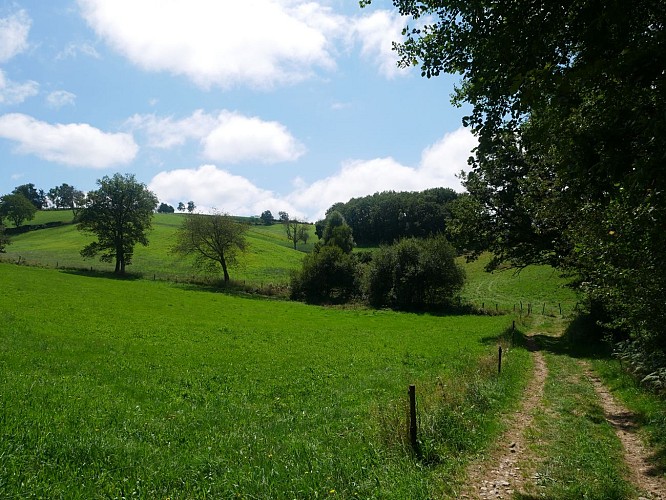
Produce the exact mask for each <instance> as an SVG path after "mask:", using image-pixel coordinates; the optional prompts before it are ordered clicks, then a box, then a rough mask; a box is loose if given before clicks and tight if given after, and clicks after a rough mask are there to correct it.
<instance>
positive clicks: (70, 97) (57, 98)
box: [46, 90, 76, 109]
mask: <svg viewBox="0 0 666 500" xmlns="http://www.w3.org/2000/svg"><path fill="white" fill-rule="evenodd" d="M75 101H76V94H72V93H71V92H67V91H66V90H54V91H53V92H51V93H50V94H49V95H47V96H46V104H47V105H48V106H49V107H50V108H55V109H59V108H62V107H63V106H73V105H74V103H75Z"/></svg>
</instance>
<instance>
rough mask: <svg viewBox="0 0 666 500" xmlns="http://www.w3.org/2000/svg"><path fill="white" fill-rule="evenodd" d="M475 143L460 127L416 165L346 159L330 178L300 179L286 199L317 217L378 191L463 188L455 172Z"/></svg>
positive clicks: (461, 165) (379, 159)
mask: <svg viewBox="0 0 666 500" xmlns="http://www.w3.org/2000/svg"><path fill="white" fill-rule="evenodd" d="M476 145H477V141H476V138H475V137H474V136H473V135H472V134H471V133H470V132H469V131H467V130H465V129H462V128H461V129H458V130H456V131H455V132H452V133H449V134H446V135H445V136H444V137H443V138H442V139H441V140H440V141H438V142H437V143H435V144H433V145H432V146H430V147H428V148H426V149H425V150H424V152H423V154H422V157H421V161H420V163H419V165H417V166H405V165H402V164H400V163H399V162H397V161H395V160H394V159H392V158H377V159H372V160H354V161H349V162H347V163H345V164H344V165H343V166H342V168H341V169H340V170H339V171H338V172H337V173H335V174H334V175H332V176H330V177H327V178H325V179H321V180H318V181H316V182H314V183H312V184H310V185H305V184H303V183H302V182H299V185H298V186H297V188H296V189H295V190H294V191H293V192H292V193H290V194H289V195H288V196H287V197H286V200H287V201H288V202H289V203H290V204H291V205H293V206H295V207H297V208H298V209H299V210H301V211H304V212H306V213H308V214H309V215H310V216H311V217H312V218H319V217H322V216H323V214H324V212H325V211H326V209H327V208H328V207H330V206H331V205H333V204H334V203H337V202H339V201H342V202H346V201H348V200H349V199H350V198H353V197H359V196H366V195H370V194H373V193H376V192H380V191H388V190H394V191H422V190H424V189H428V188H432V187H448V188H452V189H455V190H456V191H463V187H462V185H461V184H460V180H459V179H458V178H457V177H456V175H457V174H458V173H459V172H460V171H461V170H465V169H467V159H468V158H469V156H470V155H471V151H472V149H473V148H474V147H476Z"/></svg>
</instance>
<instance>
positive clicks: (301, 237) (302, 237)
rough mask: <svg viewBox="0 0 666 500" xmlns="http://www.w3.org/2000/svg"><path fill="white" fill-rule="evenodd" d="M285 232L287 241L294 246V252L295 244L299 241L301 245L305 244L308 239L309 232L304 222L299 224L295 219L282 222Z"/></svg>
mask: <svg viewBox="0 0 666 500" xmlns="http://www.w3.org/2000/svg"><path fill="white" fill-rule="evenodd" d="M283 224H284V227H285V231H286V232H287V239H288V240H289V241H291V242H292V243H293V244H294V250H296V244H297V243H298V242H299V241H302V242H303V244H306V243H307V242H308V240H309V239H310V231H309V228H308V224H306V223H305V222H300V221H298V220H296V219H294V220H287V221H286V222H283Z"/></svg>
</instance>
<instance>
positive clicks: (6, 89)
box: [0, 69, 39, 105]
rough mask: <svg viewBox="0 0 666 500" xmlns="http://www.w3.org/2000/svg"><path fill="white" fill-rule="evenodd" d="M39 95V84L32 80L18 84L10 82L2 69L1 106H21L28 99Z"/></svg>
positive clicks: (0, 74) (0, 71) (0, 76)
mask: <svg viewBox="0 0 666 500" xmlns="http://www.w3.org/2000/svg"><path fill="white" fill-rule="evenodd" d="M37 93H39V84H38V83H37V82H34V81H32V80H28V81H27V82H24V83H17V82H13V81H11V80H9V79H8V78H7V77H6V76H5V72H4V71H2V70H1V69H0V104H5V105H13V104H21V103H22V102H23V101H25V100H26V99H27V98H28V97H32V96H34V95H37Z"/></svg>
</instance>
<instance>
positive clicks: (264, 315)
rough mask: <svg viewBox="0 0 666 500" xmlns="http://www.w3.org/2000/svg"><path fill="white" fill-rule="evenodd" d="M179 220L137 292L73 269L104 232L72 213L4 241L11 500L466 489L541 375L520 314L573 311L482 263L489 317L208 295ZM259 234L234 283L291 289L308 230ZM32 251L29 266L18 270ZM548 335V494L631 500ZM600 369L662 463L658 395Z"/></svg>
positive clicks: (524, 280)
mask: <svg viewBox="0 0 666 500" xmlns="http://www.w3.org/2000/svg"><path fill="white" fill-rule="evenodd" d="M180 220H181V218H180V216H179V215H178V214H175V215H157V216H156V217H155V220H154V231H153V232H152V233H151V235H150V243H151V244H150V245H149V246H148V247H147V248H144V247H137V249H136V253H135V256H134V262H133V264H132V266H131V267H130V268H129V270H130V276H128V277H127V278H125V279H116V278H115V277H113V275H112V274H111V273H110V271H111V270H112V265H107V264H102V263H100V262H98V261H96V260H94V261H93V260H87V261H84V260H83V259H82V258H81V257H80V255H79V250H80V249H81V248H82V247H83V246H84V245H85V244H86V242H87V241H90V239H91V237H90V236H86V235H84V234H81V233H80V232H78V231H77V230H76V227H75V226H74V225H72V224H70V223H69V222H70V221H71V213H69V212H40V213H39V214H38V217H37V218H36V219H35V221H33V224H35V225H38V224H46V223H49V222H51V223H53V222H59V221H61V222H63V223H64V224H63V225H61V226H57V227H50V228H47V229H39V230H34V231H28V232H26V233H23V234H20V235H16V236H14V237H13V243H12V245H10V246H9V247H7V254H5V255H4V256H3V257H2V260H3V261H4V263H0V283H1V284H2V301H0V336H1V338H2V342H1V343H0V422H1V424H2V426H1V429H2V432H1V433H0V456H1V457H2V460H1V461H0V498H65V497H66V498H323V497H327V498H335V497H338V498H396V499H403V498H410V499H411V498H414V499H425V498H436V497H456V496H457V494H458V492H459V491H460V489H461V487H462V486H463V481H464V470H465V465H466V464H467V463H469V462H470V461H471V460H473V459H474V458H475V457H477V456H478V455H479V454H483V453H484V450H485V449H486V448H487V447H488V446H490V444H491V443H492V441H493V440H494V439H496V438H497V437H498V436H499V434H500V432H501V430H502V425H503V424H502V422H503V418H502V415H504V414H505V413H506V412H510V411H511V410H512V409H513V408H515V407H516V406H517V404H518V401H519V398H520V394H521V390H522V389H523V388H524V386H525V384H526V382H527V377H526V374H527V373H528V372H529V370H530V369H531V363H532V361H531V358H530V355H529V353H528V352H527V351H526V350H524V349H523V348H521V347H520V346H519V345H517V346H516V347H513V346H511V345H510V342H509V340H508V339H509V337H507V335H506V333H507V328H508V327H509V326H510V324H511V322H512V321H513V320H516V321H517V324H518V327H519V329H521V330H525V331H527V330H529V331H531V332H537V333H540V332H541V333H548V332H550V334H555V333H557V332H559V331H561V330H562V329H563V328H564V327H566V325H567V323H568V321H569V320H570V319H572V318H574V317H575V314H576V313H575V311H576V304H577V297H576V295H575V294H574V293H573V291H572V290H571V289H570V288H568V287H567V286H566V280H565V279H563V278H562V277H560V276H559V275H558V274H557V273H556V272H555V271H553V270H552V269H550V268H548V267H545V266H532V267H528V268H526V269H525V270H523V271H522V272H521V273H518V274H516V273H514V272H513V271H510V270H509V271H502V272H495V273H492V274H489V273H485V272H483V266H484V265H485V263H486V262H487V260H488V258H489V257H488V256H482V258H481V259H480V260H479V261H476V262H473V263H470V264H465V267H466V270H467V276H468V281H467V285H466V286H465V289H464V291H463V300H464V301H466V302H468V303H470V304H473V305H474V306H475V307H476V308H481V307H482V304H483V309H484V310H485V311H486V312H488V313H490V314H484V315H476V316H473V315H469V316H436V315H428V314H406V313H396V312H390V311H376V310H370V309H365V308H361V307H349V308H330V307H329V308H323V307H313V306H307V305H305V304H301V303H295V302H287V301H283V300H267V299H266V298H261V297H259V296H249V295H246V296H243V295H234V294H230V293H225V292H223V291H221V289H216V288H214V287H202V286H199V285H198V284H197V282H199V281H200V280H201V278H200V277H198V278H197V279H194V280H193V279H192V278H193V271H192V268H191V267H190V263H189V262H186V261H183V260H179V259H176V258H175V257H173V256H172V255H170V254H169V253H168V248H169V246H170V244H171V242H172V240H173V233H174V231H175V230H176V228H177V227H178V226H179V225H180ZM248 239H249V242H250V251H249V252H248V254H247V255H246V256H245V259H244V262H243V263H242V265H241V266H239V267H237V268H233V269H232V270H231V274H232V279H234V280H236V281H237V282H242V281H245V280H246V281H247V282H248V283H252V284H257V285H259V284H266V283H275V284H277V285H283V284H285V283H286V282H287V280H288V275H289V271H290V270H291V269H295V268H298V267H299V266H300V261H301V259H302V257H303V255H304V253H303V251H308V250H310V249H311V247H312V244H313V242H314V240H316V237H314V236H313V238H312V240H311V241H310V243H309V245H308V246H301V245H299V249H298V251H294V249H293V248H292V246H291V244H290V242H289V241H288V240H287V238H286V236H285V234H284V232H283V228H282V227H281V226H279V225H273V226H252V228H251V229H250V231H249V234H248ZM19 257H20V259H21V262H24V263H27V264H29V266H16V265H14V263H15V262H17V261H18V260H19ZM56 267H57V268H58V269H56ZM91 267H92V268H93V269H94V270H95V271H97V272H95V273H90V272H88V271H89V270H90V268H91ZM153 277H155V278H156V279H153ZM141 278H143V279H141ZM521 303H522V305H523V311H522V314H521V311H520V304H521ZM528 304H529V305H530V306H531V314H530V315H529V316H528V315H527V308H528ZM560 306H561V308H562V314H561V315H560ZM514 307H516V308H517V310H516V314H515V315H513V310H514ZM496 312H499V313H503V314H496ZM523 333H524V332H523ZM541 333H540V335H541ZM518 338H519V339H520V338H521V335H520V332H519V335H518ZM544 338H546V337H544ZM498 343H500V344H502V345H503V347H504V348H505V356H504V360H505V361H504V365H503V371H502V376H501V377H498V376H497V367H496V355H497V345H498ZM557 343H558V345H561V346H562V347H559V348H558V349H554V348H553V350H552V353H549V354H548V355H547V359H548V365H549V367H550V369H551V376H550V378H549V382H548V385H547V386H546V398H547V399H546V401H547V405H548V414H547V415H546V414H544V415H539V416H538V418H537V419H536V421H535V428H534V429H533V430H532V431H531V432H533V433H534V436H535V438H534V439H535V442H538V443H540V444H541V447H540V448H539V451H538V453H540V456H541V459H542V462H540V468H539V474H540V476H539V478H540V479H539V481H537V483H538V484H537V486H536V488H537V490H535V492H536V493H538V494H539V495H541V494H545V495H546V496H552V497H555V498H557V497H578V496H580V495H584V496H585V495H587V496H590V498H606V497H607V495H612V496H613V497H615V498H624V497H626V496H631V495H633V494H634V490H633V489H632V487H631V486H630V485H629V484H628V483H626V482H622V481H619V482H618V481H617V480H616V479H617V478H618V477H620V476H622V475H623V474H624V473H625V472H626V471H624V469H622V467H621V463H622V460H621V450H619V448H618V446H617V442H616V441H614V439H615V438H614V436H613V435H612V432H610V431H609V428H608V426H607V424H605V422H604V421H603V420H602V419H601V417H600V416H599V414H598V413H599V409H598V406H597V403H596V402H595V397H594V395H593V394H592V393H591V392H590V390H589V387H588V386H587V385H585V384H584V383H583V382H582V381H581V380H579V376H578V371H577V370H578V368H577V366H578V365H577V364H576V363H575V362H574V359H572V358H570V357H567V356H563V354H570V353H574V354H575V355H576V356H580V355H581V354H577V351H575V350H574V347H573V346H568V344H567V341H566V339H561V340H558V341H557ZM567 346H568V347H567ZM588 351H589V349H588ZM586 352H587V351H586ZM585 355H587V354H585ZM592 363H593V364H594V365H595V366H596V368H597V369H598V371H599V372H600V374H601V375H602V376H603V377H605V378H606V380H608V381H609V382H610V383H611V386H612V387H617V390H618V393H619V394H620V395H621V397H622V398H623V399H624V400H625V403H626V404H628V405H629V406H630V407H632V408H633V409H634V411H636V412H637V413H638V414H639V417H640V418H641V419H642V422H643V423H644V424H645V425H646V428H647V430H648V432H649V436H650V438H651V440H652V442H653V443H655V445H656V446H657V448H658V449H659V450H662V449H663V448H664V444H663V443H665V442H666V439H664V438H663V436H664V435H666V432H664V430H663V429H664V428H665V427H666V426H665V425H664V423H663V422H665V421H666V419H665V418H664V417H663V415H664V414H666V413H665V410H664V409H663V408H664V405H663V401H662V400H660V399H659V398H657V397H654V396H650V395H646V394H645V392H644V391H641V390H640V388H639V387H638V386H637V385H636V384H635V382H633V381H631V379H629V378H627V377H626V376H623V375H621V370H620V367H619V365H618V363H617V362H615V361H612V360H608V359H601V358H599V359H596V358H595V359H593V360H592ZM409 384H416V386H417V396H418V414H419V453H418V455H415V454H414V452H413V450H411V447H410V445H409V442H408V431H407V386H408V385H409ZM580 408H583V409H584V411H583V410H581V411H578V409H580ZM539 436H541V437H539ZM572 442H573V443H574V444H575V447H572ZM572 451H573V452H572ZM570 452H572V453H570ZM581 471H582V472H581ZM572 476H576V477H577V478H579V479H576V480H575V481H571V480H569V479H567V478H570V477H572Z"/></svg>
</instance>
